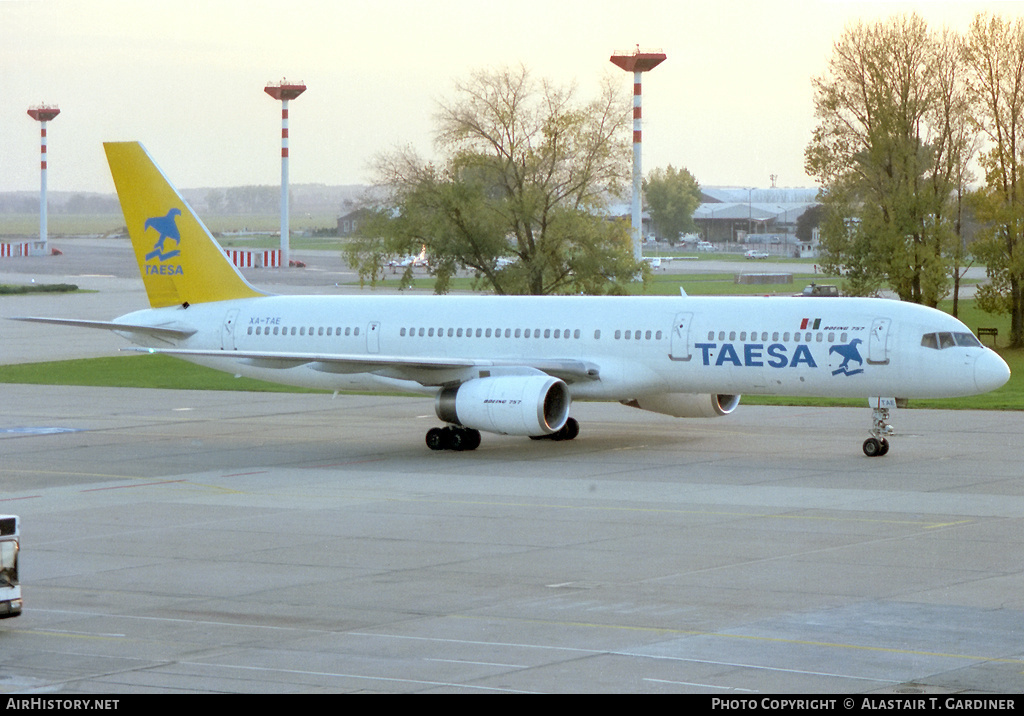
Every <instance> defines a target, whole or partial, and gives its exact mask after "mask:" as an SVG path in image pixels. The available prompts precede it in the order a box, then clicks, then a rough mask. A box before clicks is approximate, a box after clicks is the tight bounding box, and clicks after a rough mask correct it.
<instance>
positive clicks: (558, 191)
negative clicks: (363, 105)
mask: <svg viewBox="0 0 1024 716" xmlns="http://www.w3.org/2000/svg"><path fill="white" fill-rule="evenodd" d="M616 84H617V83H613V82H612V80H611V79H610V78H607V79H606V80H605V82H604V83H603V85H602V89H601V93H600V95H599V96H598V97H597V99H595V100H593V101H591V102H588V103H585V104H584V103H580V102H578V101H577V100H576V98H575V90H574V88H572V87H568V88H563V87H557V86H555V85H553V84H552V83H550V82H536V81H534V80H533V79H532V78H531V77H530V74H529V72H528V71H527V70H526V69H525V68H523V67H520V68H518V69H517V70H510V69H501V70H493V71H478V72H475V73H473V74H472V75H471V76H470V78H469V79H468V80H466V81H464V82H462V83H459V84H458V85H457V87H456V91H455V95H454V97H453V98H452V99H450V100H448V101H444V102H442V103H441V104H440V106H439V109H438V112H437V115H436V123H437V127H436V146H437V149H438V150H439V151H440V153H441V154H442V155H443V159H442V160H441V161H439V162H438V163H432V162H425V161H423V160H422V159H420V157H419V156H418V155H417V154H416V153H415V152H414V151H412V150H411V149H409V148H405V149H400V150H397V151H394V152H391V153H389V154H386V155H383V156H381V157H379V158H378V162H377V175H378V179H377V183H378V184H380V185H381V186H382V187H384V188H386V190H387V192H388V199H387V200H386V201H385V202H384V203H383V205H382V206H378V207H377V212H376V215H375V217H374V218H373V220H372V221H371V222H369V223H368V224H366V225H364V227H365V228H364V231H363V233H364V235H366V236H368V237H371V238H366V239H362V240H359V241H356V242H353V243H352V244H351V245H350V248H349V250H348V257H349V262H350V264H351V265H353V266H355V267H356V268H357V269H358V271H359V275H360V277H361V279H362V280H369V281H371V282H372V281H375V280H377V278H378V277H379V276H381V275H382V274H383V266H384V264H385V263H386V261H387V260H388V259H389V258H393V257H395V256H401V255H405V254H418V253H420V251H421V248H425V249H426V251H427V254H428V255H429V256H430V258H431V261H432V264H431V270H432V272H433V273H434V275H435V277H436V283H435V287H434V290H435V291H436V292H438V293H443V292H445V291H447V289H448V286H449V281H450V279H451V277H452V276H453V275H454V274H455V272H456V271H457V270H459V269H466V268H468V269H470V270H472V271H473V272H474V274H475V275H476V277H477V279H478V282H479V283H478V285H479V286H481V287H484V288H487V289H490V290H492V291H494V292H495V293H498V294H550V293H581V292H582V293H621V292H624V291H625V286H626V284H628V283H631V282H632V281H633V280H634V278H635V276H636V275H637V273H638V272H640V271H641V270H642V267H641V266H640V265H638V264H637V262H636V261H635V260H634V259H633V256H632V248H631V245H630V242H629V227H628V225H627V224H625V223H624V222H621V221H617V220H609V219H607V218H606V217H605V216H604V213H603V209H605V207H606V205H607V203H608V197H609V196H616V195H621V194H622V191H623V188H624V187H625V185H626V181H627V179H628V171H629V168H630V163H629V150H630V144H629V126H630V112H629V105H628V102H627V100H626V98H625V97H624V96H623V93H622V92H621V91H619V90H617V89H616ZM411 278H412V269H411V267H409V268H407V270H406V272H405V274H404V276H403V285H407V284H408V282H409V281H411Z"/></svg>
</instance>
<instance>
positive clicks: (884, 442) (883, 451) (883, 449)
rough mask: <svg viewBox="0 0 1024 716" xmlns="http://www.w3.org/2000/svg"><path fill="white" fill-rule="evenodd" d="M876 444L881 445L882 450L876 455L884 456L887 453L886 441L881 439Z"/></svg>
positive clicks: (887, 445) (887, 443)
mask: <svg viewBox="0 0 1024 716" xmlns="http://www.w3.org/2000/svg"><path fill="white" fill-rule="evenodd" d="M878 442H880V443H881V444H882V450H881V452H879V453H878V455H879V456H882V455H885V454H886V453H888V452H889V441H888V440H886V439H885V438H882V439H881V440H879V441H878Z"/></svg>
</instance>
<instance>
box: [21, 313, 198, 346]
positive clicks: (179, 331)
mask: <svg viewBox="0 0 1024 716" xmlns="http://www.w3.org/2000/svg"><path fill="white" fill-rule="evenodd" d="M10 320H12V321H28V322H29V323H49V324H53V325H58V326H75V327H77V328H103V329H105V330H108V331H119V332H121V333H129V334H137V333H141V334H144V335H147V336H152V337H154V338H159V339H162V340H167V339H170V338H174V339H181V338H188V337H189V336H191V335H192V334H194V333H195V330H194V329H191V328H175V327H173V326H142V325H132V324H130V323H116V322H114V321H83V320H79V319H77V318H40V317H37V316H11V317H10Z"/></svg>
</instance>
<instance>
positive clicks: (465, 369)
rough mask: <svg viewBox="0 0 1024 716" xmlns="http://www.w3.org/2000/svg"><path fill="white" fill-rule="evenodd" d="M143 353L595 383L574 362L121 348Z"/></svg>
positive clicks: (399, 374)
mask: <svg viewBox="0 0 1024 716" xmlns="http://www.w3.org/2000/svg"><path fill="white" fill-rule="evenodd" d="M123 350H128V351H138V352H144V353H160V354H163V355H170V356H176V357H179V358H228V359H231V360H236V361H239V362H243V363H245V364H247V365H252V366H255V367H258V368H270V369H286V368H295V367H298V366H300V365H310V367H312V368H313V369H314V370H319V371H322V372H324V373H373V374H376V375H380V376H384V377H388V378H396V379H399V380H411V381H415V382H417V383H420V384H421V385H426V386H432V385H446V384H449V383H459V382H463V381H466V380H471V379H472V378H478V377H480V370H481V369H484V370H486V369H487V368H495V369H513V370H526V371H538V372H541V373H546V374H547V375H551V376H554V377H556V378H560V379H561V380H564V381H565V382H566V383H576V382H580V381H587V380H599V379H600V369H599V367H598V366H597V365H596V364H595V363H590V362H587V361H581V360H575V359H538V360H494V359H483V358H447V357H429V356H417V357H415V358H411V357H407V356H389V355H377V354H351V355H350V354H339V353H285V352H279V351H237V350H233V351H226V350H193V349H186V348H125V349H123Z"/></svg>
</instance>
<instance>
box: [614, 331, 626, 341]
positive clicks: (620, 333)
mask: <svg viewBox="0 0 1024 716" xmlns="http://www.w3.org/2000/svg"><path fill="white" fill-rule="evenodd" d="M620 338H622V331H615V340H619V339H620ZM626 338H629V336H626Z"/></svg>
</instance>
